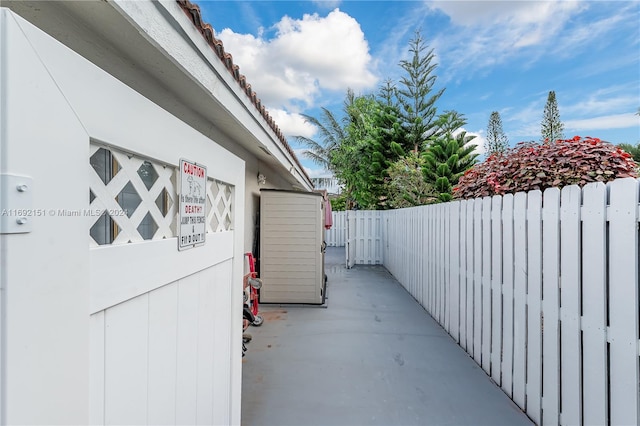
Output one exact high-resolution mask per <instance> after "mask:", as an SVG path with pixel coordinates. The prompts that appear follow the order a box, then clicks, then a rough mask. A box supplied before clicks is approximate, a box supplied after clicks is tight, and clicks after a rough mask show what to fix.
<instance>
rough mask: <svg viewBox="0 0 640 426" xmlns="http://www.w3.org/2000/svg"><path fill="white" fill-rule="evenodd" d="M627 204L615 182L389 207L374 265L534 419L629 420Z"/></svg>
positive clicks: (630, 233) (630, 199)
mask: <svg viewBox="0 0 640 426" xmlns="http://www.w3.org/2000/svg"><path fill="white" fill-rule="evenodd" d="M638 203H639V185H638V181H637V180H635V179H622V180H617V181H615V182H613V183H611V184H609V185H607V186H605V185H603V184H599V183H598V184H591V185H588V186H587V187H585V188H584V189H581V188H578V187H576V186H570V187H565V188H564V189H563V190H562V191H560V190H558V189H557V188H552V189H547V190H545V191H544V194H542V193H540V191H532V192H530V193H528V194H516V195H515V196H514V195H505V196H495V197H492V198H488V197H487V198H484V199H477V200H464V201H456V202H452V203H449V204H446V205H437V206H422V207H419V208H412V209H404V210H400V211H388V212H384V216H383V217H384V225H385V226H384V239H383V243H384V251H383V253H384V256H383V259H384V265H385V266H386V267H387V269H388V270H389V271H390V272H391V273H392V274H394V275H395V276H396V277H397V278H398V280H399V281H400V282H401V283H402V284H403V285H404V286H405V287H406V288H407V289H408V291H410V292H411V293H412V295H414V297H416V299H417V300H419V301H420V302H421V303H422V304H423V306H425V308H426V309H427V311H428V312H429V313H430V314H431V315H432V316H433V317H434V318H435V319H436V320H438V321H439V322H440V324H441V325H443V326H444V327H445V329H447V330H448V331H449V333H450V334H451V335H452V336H453V338H454V339H456V341H457V342H458V343H459V344H460V346H461V347H463V348H464V349H465V350H466V351H467V352H468V353H469V354H470V355H471V356H472V357H473V358H474V359H475V360H476V362H477V363H478V364H479V365H480V366H481V367H482V368H483V369H484V370H485V371H486V372H487V374H490V375H491V377H492V378H493V380H494V381H495V382H496V383H497V384H498V385H499V386H501V387H502V389H503V391H504V392H505V393H506V394H508V395H509V396H511V397H512V398H513V399H514V401H515V402H516V403H517V404H518V405H519V406H520V407H522V408H523V409H524V410H525V411H526V413H527V415H529V417H530V418H531V419H532V420H533V421H534V422H535V423H537V424H542V425H557V424H563V425H564V424H566V425H572V424H638V421H639V420H640V415H639V410H640V396H639V387H640V386H639V380H640V366H639V345H640V341H639V337H640V336H639V328H640V324H639V322H640V312H639V300H638V299H639V297H640V296H639V288H638V287H639V285H640V283H639V281H638V280H639V277H638V275H639V271H638V261H639V258H638V256H639V251H640V249H639V247H638V243H639V241H638V239H639V236H638V232H639V230H638V225H639V223H638V220H639V217H638V216H639V215H640V206H639V204H638ZM359 225H360V224H359ZM356 228H357V227H356ZM361 240H362V239H359V240H358V241H361Z"/></svg>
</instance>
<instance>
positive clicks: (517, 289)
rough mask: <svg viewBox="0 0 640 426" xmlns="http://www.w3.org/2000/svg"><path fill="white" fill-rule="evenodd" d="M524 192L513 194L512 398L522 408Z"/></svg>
mask: <svg viewBox="0 0 640 426" xmlns="http://www.w3.org/2000/svg"><path fill="white" fill-rule="evenodd" d="M526 212H527V194H526V193H524V192H519V193H517V194H516V195H515V196H514V197H513V217H514V221H513V247H514V250H513V257H514V262H513V400H514V401H515V403H516V404H518V406H519V407H520V408H522V409H524V408H525V392H526V374H527V368H526V365H527V359H526V355H527V352H526V347H527V342H526V334H527V331H526V321H527V315H526V301H527V213H526Z"/></svg>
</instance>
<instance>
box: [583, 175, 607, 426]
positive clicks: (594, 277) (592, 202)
mask: <svg viewBox="0 0 640 426" xmlns="http://www.w3.org/2000/svg"><path fill="white" fill-rule="evenodd" d="M583 195H584V199H583V203H582V206H583V207H582V246H583V247H588V248H589V249H588V250H583V251H582V330H583V338H582V348H583V349H582V363H583V370H582V371H583V383H582V385H583V392H584V423H585V424H602V425H604V424H606V423H607V410H608V407H607V405H608V404H607V393H608V386H607V378H608V377H607V335H606V330H607V289H606V268H607V260H606V249H607V245H606V230H607V226H606V224H607V210H606V208H607V188H606V186H605V185H604V184H603V183H594V184H589V185H587V186H586V187H585V188H584V191H583Z"/></svg>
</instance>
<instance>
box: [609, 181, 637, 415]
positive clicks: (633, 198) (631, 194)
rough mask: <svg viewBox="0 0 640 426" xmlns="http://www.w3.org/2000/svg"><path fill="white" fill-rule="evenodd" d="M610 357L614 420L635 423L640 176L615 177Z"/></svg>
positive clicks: (611, 223)
mask: <svg viewBox="0 0 640 426" xmlns="http://www.w3.org/2000/svg"><path fill="white" fill-rule="evenodd" d="M609 190H610V195H609V196H610V207H609V342H610V351H609V353H610V356H611V359H610V361H609V364H610V366H611V367H610V368H611V372H610V377H609V379H610V382H611V408H610V409H611V424H614V425H622V424H625V425H627V424H628V425H636V424H638V422H639V420H640V419H639V416H638V408H639V407H640V403H639V401H638V182H637V181H636V180H634V179H620V180H617V181H615V182H612V183H611V186H610V188H609Z"/></svg>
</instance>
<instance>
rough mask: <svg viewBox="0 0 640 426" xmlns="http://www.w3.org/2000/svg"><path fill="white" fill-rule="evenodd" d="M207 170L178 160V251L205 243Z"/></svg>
mask: <svg viewBox="0 0 640 426" xmlns="http://www.w3.org/2000/svg"><path fill="white" fill-rule="evenodd" d="M206 203H207V168H206V167H204V166H201V165H199V164H196V163H194V162H191V161H187V160H184V159H181V160H180V213H179V218H178V219H179V222H178V229H179V231H178V250H186V249H190V248H193V247H196V246H199V245H202V244H204V243H205V237H206V235H207V212H206V210H207V209H206V205H207V204H206Z"/></svg>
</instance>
